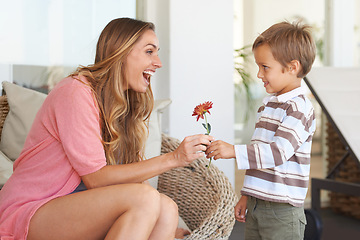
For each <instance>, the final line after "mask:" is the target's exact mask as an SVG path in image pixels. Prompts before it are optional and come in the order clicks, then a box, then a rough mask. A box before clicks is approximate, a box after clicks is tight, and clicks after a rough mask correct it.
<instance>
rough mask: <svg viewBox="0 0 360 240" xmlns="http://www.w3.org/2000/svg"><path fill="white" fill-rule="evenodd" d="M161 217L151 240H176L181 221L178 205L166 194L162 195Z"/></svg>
mask: <svg viewBox="0 0 360 240" xmlns="http://www.w3.org/2000/svg"><path fill="white" fill-rule="evenodd" d="M160 198H161V200H160V203H161V207H160V216H159V219H158V221H157V222H156V225H155V227H154V230H153V231H152V233H151V235H150V238H149V240H160V239H161V240H170V239H171V240H174V238H175V231H176V228H177V225H178V221H179V212H178V207H177V205H176V203H175V202H174V201H173V200H172V199H171V198H169V197H167V196H166V195H164V194H160Z"/></svg>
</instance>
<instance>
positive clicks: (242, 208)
mask: <svg viewBox="0 0 360 240" xmlns="http://www.w3.org/2000/svg"><path fill="white" fill-rule="evenodd" d="M247 199H248V197H247V196H241V198H240V200H239V202H238V203H237V204H236V206H235V209H234V210H235V219H236V220H238V221H239V222H245V220H246V218H245V215H246V209H247V206H246V204H247Z"/></svg>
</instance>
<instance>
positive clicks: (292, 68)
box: [288, 60, 301, 76]
mask: <svg viewBox="0 0 360 240" xmlns="http://www.w3.org/2000/svg"><path fill="white" fill-rule="evenodd" d="M288 70H289V72H290V73H291V74H294V75H296V76H297V75H298V73H299V72H300V70H301V64H300V62H299V61H298V60H292V61H291V62H290V63H289V64H288Z"/></svg>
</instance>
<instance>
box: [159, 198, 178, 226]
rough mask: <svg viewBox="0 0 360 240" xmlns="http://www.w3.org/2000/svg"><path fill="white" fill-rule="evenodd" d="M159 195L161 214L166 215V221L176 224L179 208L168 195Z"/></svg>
mask: <svg viewBox="0 0 360 240" xmlns="http://www.w3.org/2000/svg"><path fill="white" fill-rule="evenodd" d="M160 197H161V215H166V216H164V217H166V219H167V221H169V222H172V223H174V224H175V225H177V223H178V220H179V210H178V206H177V204H176V203H175V202H174V201H173V200H172V199H171V198H169V197H168V196H166V195H164V194H160Z"/></svg>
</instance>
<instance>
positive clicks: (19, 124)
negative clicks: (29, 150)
mask: <svg viewBox="0 0 360 240" xmlns="http://www.w3.org/2000/svg"><path fill="white" fill-rule="evenodd" d="M3 89H4V90H5V92H6V95H7V97H8V103H9V108H10V111H9V114H8V115H7V117H6V119H5V122H4V128H3V130H2V134H1V142H0V150H1V151H2V152H3V153H4V154H6V156H8V157H9V158H10V159H11V160H12V161H14V160H15V159H16V158H17V157H18V156H19V155H20V152H21V150H22V148H23V146H24V143H25V139H26V136H27V134H28V133H29V131H30V128H31V125H32V123H33V121H34V119H35V116H36V113H37V112H38V110H39V109H40V107H41V105H42V103H43V102H44V100H45V98H46V94H43V93H40V92H36V91H34V90H31V89H27V88H23V87H21V86H18V85H15V84H13V83H10V82H3Z"/></svg>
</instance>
